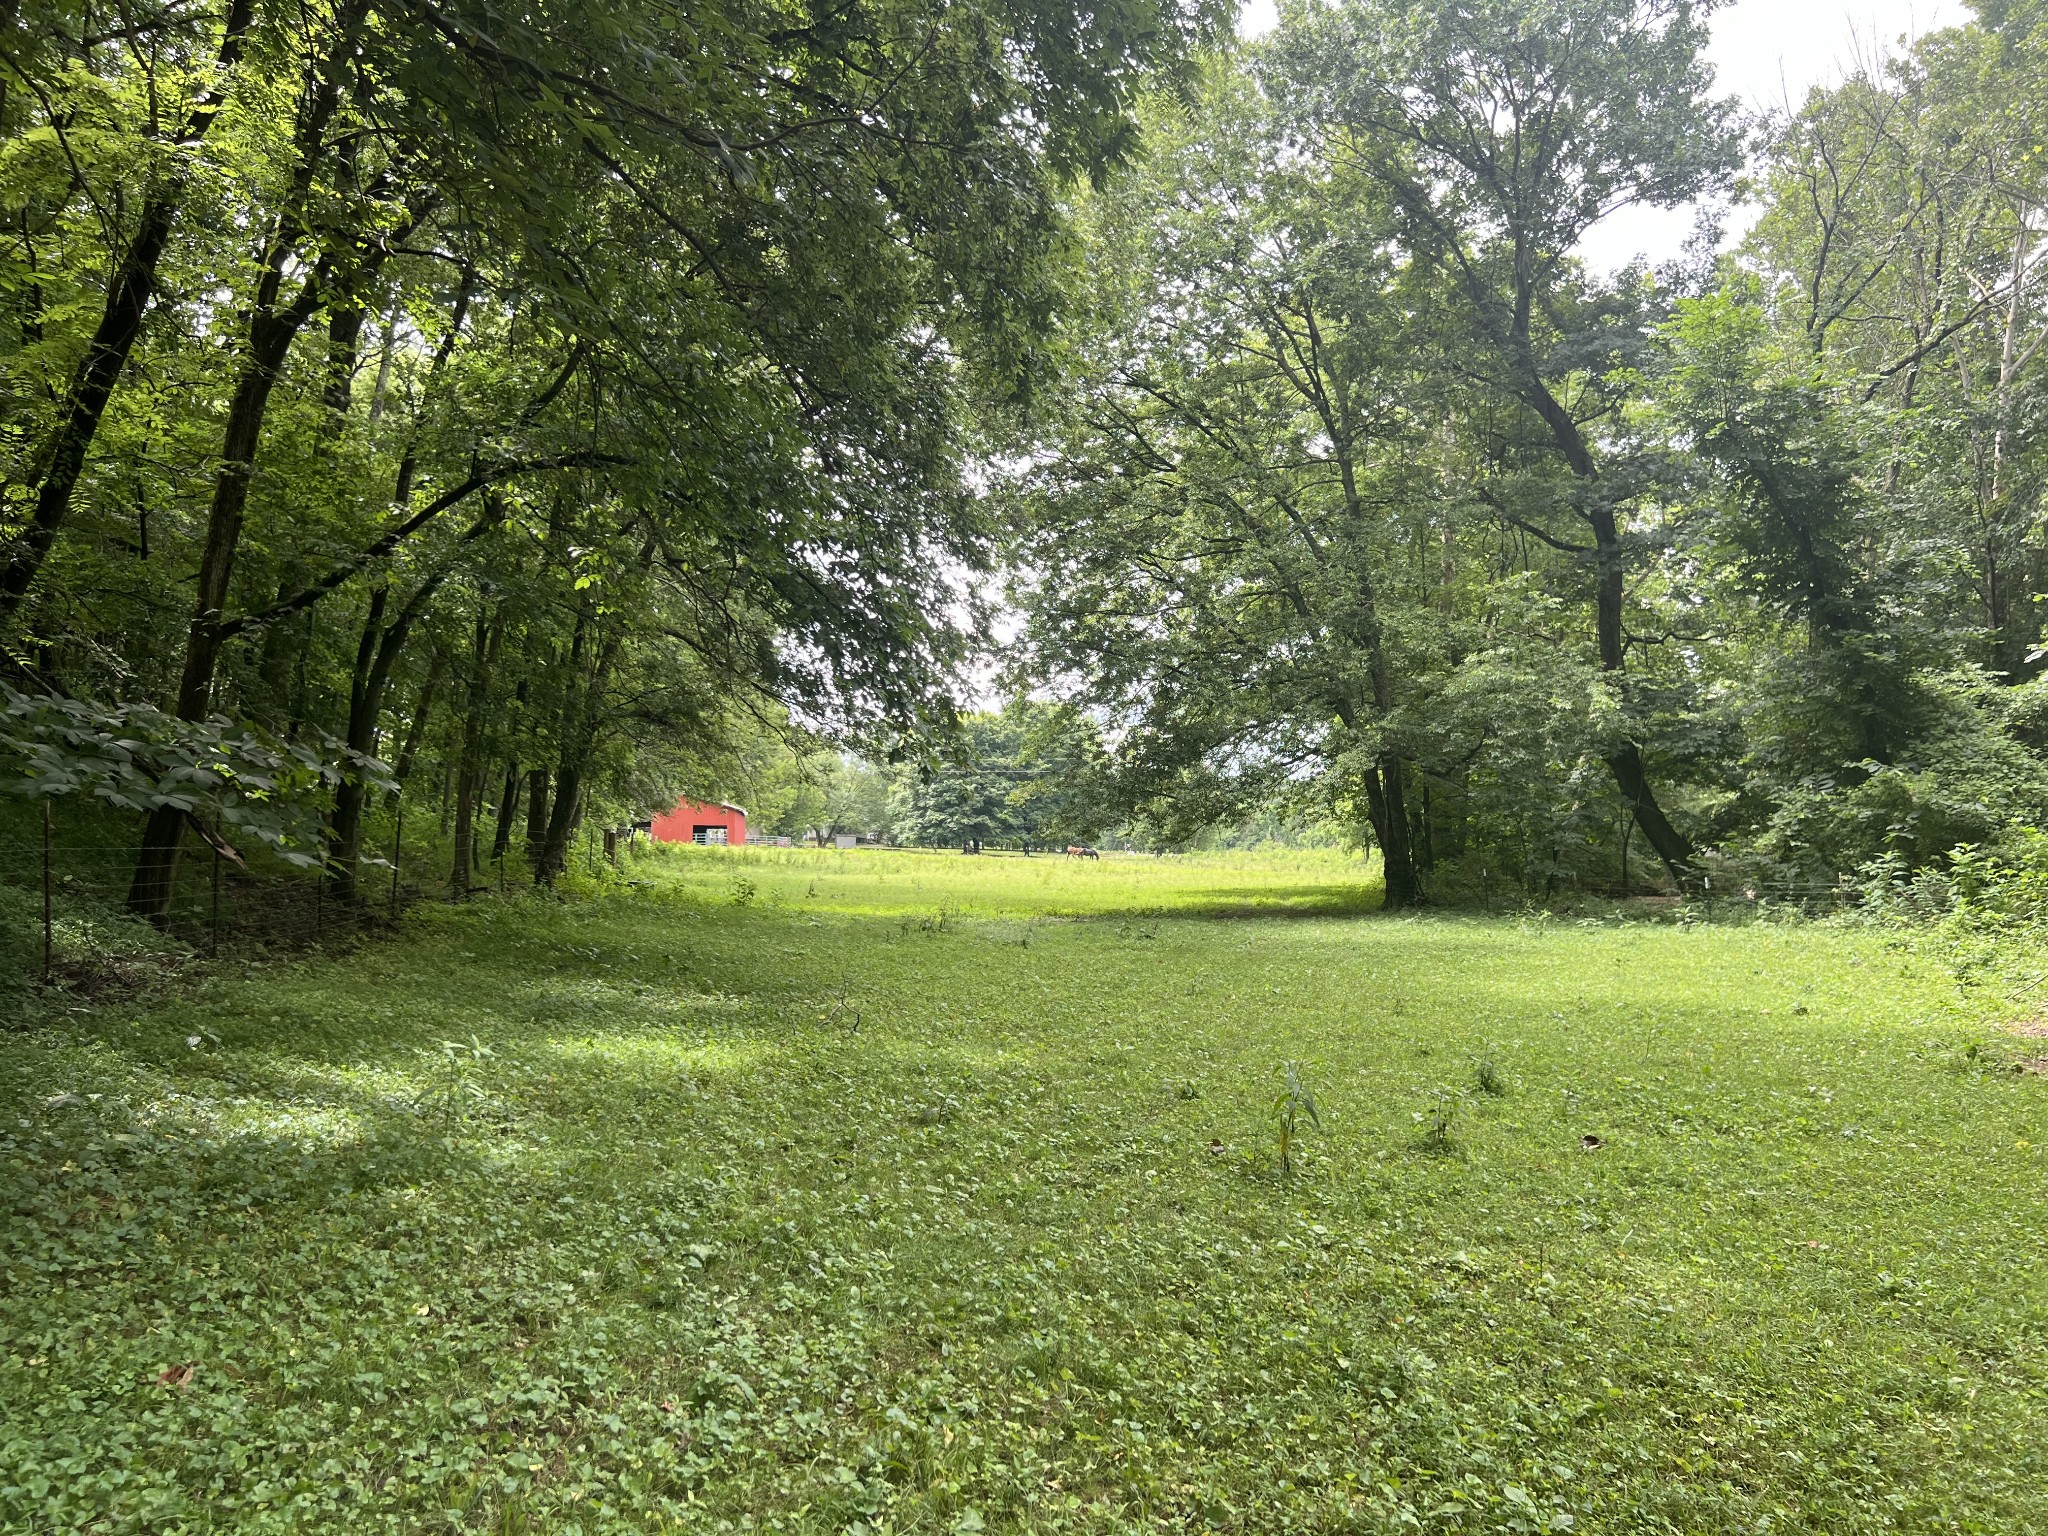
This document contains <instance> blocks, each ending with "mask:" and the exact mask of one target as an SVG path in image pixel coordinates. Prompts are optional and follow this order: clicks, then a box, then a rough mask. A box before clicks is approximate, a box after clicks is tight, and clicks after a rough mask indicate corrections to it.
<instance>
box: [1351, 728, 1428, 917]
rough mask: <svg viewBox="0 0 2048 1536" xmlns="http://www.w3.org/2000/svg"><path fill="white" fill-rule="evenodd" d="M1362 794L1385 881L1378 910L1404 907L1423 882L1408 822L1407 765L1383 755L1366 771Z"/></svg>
mask: <svg viewBox="0 0 2048 1536" xmlns="http://www.w3.org/2000/svg"><path fill="white" fill-rule="evenodd" d="M1365 795H1366V810H1367V814H1368V815H1369V816H1370V817H1371V818H1372V832H1373V837H1374V839H1375V840H1377V841H1378V843H1379V845H1380V865H1381V869H1382V871H1383V874H1384V878H1385V882H1386V897H1385V900H1384V901H1383V902H1382V904H1381V910H1383V911H1387V912H1403V911H1406V910H1407V909H1408V908H1410V907H1413V906H1415V905H1417V904H1418V903H1419V902H1420V901H1421V900H1422V884H1421V881H1420V879H1419V878H1418V877H1417V874H1416V869H1415V843H1414V840H1413V838H1412V836H1411V835H1410V829H1409V824H1408V773H1407V765H1406V764H1404V763H1403V762H1402V761H1401V759H1399V758H1398V757H1392V756H1386V757H1382V758H1381V759H1380V760H1379V762H1378V763H1377V764H1376V765H1375V766H1374V767H1373V769H1372V771H1371V772H1369V773H1368V774H1367V775H1366V778H1365Z"/></svg>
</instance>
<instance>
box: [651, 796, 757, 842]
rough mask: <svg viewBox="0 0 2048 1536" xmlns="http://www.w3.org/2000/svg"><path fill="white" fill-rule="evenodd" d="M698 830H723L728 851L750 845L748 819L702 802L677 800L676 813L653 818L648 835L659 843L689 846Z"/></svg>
mask: <svg viewBox="0 0 2048 1536" xmlns="http://www.w3.org/2000/svg"><path fill="white" fill-rule="evenodd" d="M699 827H724V828H725V841H726V845H727V846H728V847H732V848H739V847H743V846H744V845H745V843H746V841H747V817H746V813H745V812H744V811H736V810H734V809H733V808H732V807H731V806H726V805H707V804H705V803H704V802H703V801H701V800H678V801H677V802H676V804H675V808H674V809H673V810H669V811H664V812H662V814H661V815H659V816H657V817H655V818H654V825H653V827H652V828H651V829H650V831H649V834H648V835H649V836H651V837H652V838H653V839H654V840H655V841H656V842H657V843H687V842H691V841H693V840H694V838H695V836H696V830H697V828H699Z"/></svg>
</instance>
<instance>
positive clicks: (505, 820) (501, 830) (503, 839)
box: [491, 762, 519, 862]
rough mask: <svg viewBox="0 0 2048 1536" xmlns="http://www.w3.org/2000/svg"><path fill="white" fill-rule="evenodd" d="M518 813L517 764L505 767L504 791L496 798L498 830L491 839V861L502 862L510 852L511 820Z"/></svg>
mask: <svg viewBox="0 0 2048 1536" xmlns="http://www.w3.org/2000/svg"><path fill="white" fill-rule="evenodd" d="M518 811H519V764H518V763H516V762H510V763H507V764H506V765H505V789H504V792H503V793H502V794H500V795H499V796H498V830H497V834H496V835H495V836H494V837H492V839H491V858H492V860H493V861H494V862H495V861H499V860H502V859H503V858H504V857H505V855H506V854H508V853H510V852H511V851H512V818H513V817H514V816H515V815H517V814H518Z"/></svg>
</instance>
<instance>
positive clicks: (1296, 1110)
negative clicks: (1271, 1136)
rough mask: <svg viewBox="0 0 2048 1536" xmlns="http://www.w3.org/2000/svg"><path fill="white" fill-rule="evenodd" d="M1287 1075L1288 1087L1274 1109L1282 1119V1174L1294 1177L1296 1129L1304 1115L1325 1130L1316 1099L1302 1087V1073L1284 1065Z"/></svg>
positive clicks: (1318, 1127)
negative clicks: (1317, 1111)
mask: <svg viewBox="0 0 2048 1536" xmlns="http://www.w3.org/2000/svg"><path fill="white" fill-rule="evenodd" d="M1283 1070H1284V1071H1285V1072H1286V1074H1287V1086H1286V1087H1285V1088H1283V1089H1282V1090H1281V1092H1280V1097H1279V1098H1277V1099H1275V1100H1274V1101H1273V1108H1274V1110H1275V1111H1276V1112H1277V1113H1278V1115H1279V1117H1280V1172H1281V1173H1282V1174H1283V1175H1290V1176H1291V1175H1292V1174H1293V1172H1294V1135H1295V1127H1296V1126H1297V1124H1298V1123H1299V1118H1298V1117H1300V1116H1302V1115H1307V1116H1308V1120H1309V1124H1311V1125H1313V1126H1314V1127H1315V1128H1316V1129H1317V1130H1321V1129H1322V1128H1323V1120H1322V1116H1320V1115H1319V1114H1317V1113H1316V1101H1315V1097H1314V1096H1313V1095H1312V1094H1310V1092H1309V1091H1308V1090H1307V1089H1306V1088H1304V1087H1302V1085H1301V1073H1300V1072H1299V1071H1298V1070H1297V1069H1296V1067H1295V1064H1294V1063H1293V1062H1291V1061H1290V1062H1286V1063H1283Z"/></svg>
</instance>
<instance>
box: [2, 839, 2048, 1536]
mask: <svg viewBox="0 0 2048 1536" xmlns="http://www.w3.org/2000/svg"><path fill="white" fill-rule="evenodd" d="M806 858H808V859H809V860H810V861H811V862H810V863H808V864H806V863H805V859H806ZM863 859H866V860H871V861H873V862H871V863H869V864H865V865H864V864H862V863H861V861H862V860H863ZM1048 862H1049V861H1030V862H1026V861H1023V860H1016V861H997V860H992V859H987V858H984V859H983V860H979V861H975V860H962V859H961V858H960V856H959V855H951V856H949V857H948V856H924V857H922V858H920V857H919V856H911V855H874V854H850V855H845V856H843V857H842V856H838V855H809V856H806V855H802V854H792V855H785V856H781V857H780V858H776V857H760V858H753V859H749V860H746V861H742V860H740V859H739V858H737V857H735V856H734V855H731V854H724V855H721V854H710V853H707V854H703V855H695V856H685V857H681V858H676V859H671V860H664V861H649V862H647V863H645V864H643V865H642V866H641V867H640V869H639V871H638V872H637V878H639V879H641V880H643V881H644V882H646V883H645V884H644V885H643V886H642V888H640V889H636V890H631V891H623V892H615V893H611V894H606V895H598V896H593V897H591V898H589V899H587V900H584V901H581V902H577V903H573V904H568V905H559V904H552V903H543V902H538V901H534V902H527V903H516V902H515V903H510V904H506V905H502V906H501V905H495V904H493V905H482V906H479V907H477V908H474V909H471V910H469V911H465V912H451V911H447V910H445V909H441V910H422V911H420V912H417V913H415V914H414V915H413V917H412V918H411V919H410V921H409V930H410V931H409V933H408V935H407V936H406V937H405V938H403V939H401V940H399V941H396V942H394V943H391V944H388V945H384V946H377V947H372V948H369V949H366V950H364V951H362V952H359V953H357V954H354V955H350V956H346V957H341V958H334V959H322V960H307V961H302V962H299V963H296V964H290V965H271V966H268V967H265V968H263V969H260V970H251V971H249V972H248V973H247V974H239V973H234V972H231V971H228V970H223V971H221V972H220V973H218V974H216V975H215V976H214V977H213V978H212V979H211V980H209V981H206V982H205V983H203V985H202V986H201V987H200V989H199V990H197V991H195V992H193V993H191V994H189V995H184V996H179V997H176V998H174V999H172V1000H169V1001H157V1002H153V1003H145V1002H141V1001H136V1002H133V1003H129V1004H117V1005H111V1006H108V1007H105V1008H101V1009H99V1010H96V1011H94V1012H93V1013H91V1014H89V1015H77V1014H68V1013H67V1014H64V1015H62V1016H54V1015H53V1016H52V1017H51V1018H49V1019H48V1020H46V1021H45V1023H44V1026H43V1027H42V1028H41V1029H40V1030H38V1031H36V1032H34V1033H31V1034H28V1035H17V1036H14V1037H12V1038H11V1039H10V1040H9V1041H8V1042H6V1043H5V1044H0V1051H4V1052H5V1060H6V1061H7V1064H8V1068H9V1070H8V1071H7V1072H6V1073H5V1074H4V1075H0V1527H4V1528H5V1529H7V1530H10V1531H52V1532H54V1531H73V1530H81V1529H83V1530H106V1531H116V1530H131V1531H142V1530H146V1531H150V1532H176V1531H235V1532H261V1531H343V1530H346V1531H350V1532H358V1531H379V1530H398V1531H431V1530H446V1529H466V1530H491V1531H501V1532H585V1533H594V1532H599V1531H614V1530H674V1531H689V1532H700V1531H705V1532H708V1531H719V1530H748V1529H751V1530H782V1531H792V1532H797V1531H801V1532H817V1533H826V1532H847V1531H870V1532H880V1531H892V1532H911V1531H921V1532H960V1531H975V1530H988V1531H995V1530H1010V1531H1020V1532H1022V1531H1031V1532H1041V1531H1042V1532H1083V1531H1085V1532H1111V1531H1199V1530H1209V1529H1216V1530H1228V1531H1239V1532H1248V1533H1250V1532H1256V1533H1261V1536H1264V1533H1278V1532H1309V1531H1316V1532H1381V1531H1400V1530H1420V1531H1429V1532H1449V1531H1456V1532H1503V1531H1556V1530H1567V1529H1570V1530H1577V1531H1580V1532H1607V1533H1616V1536H1620V1533H1630V1536H1634V1533H1640V1532H1661V1531H1669V1532H1715V1533H1721V1532H1762V1531H1783V1532H1791V1531H1802V1532H1805V1531H1824V1532H1878V1531H1927V1532H1934V1531H1940V1532H2000V1533H2004V1532H2014V1531H2021V1530H2029V1529H2040V1528H2042V1527H2043V1526H2044V1525H2048V1492H2044V1489H2048V1437H2044V1436H2043V1435H2042V1433H2041V1428H2042V1424H2043V1407H2044V1401H2043V1394H2044V1391H2048V1369H2044V1364H2048V1356H2044V1325H2048V1274H2044V1272H2043V1270H2042V1268H2041V1266H2040V1265H2039V1264H2038V1263H2037V1262H2036V1254H2037V1248H2038V1233H2039V1218H2038V1192H2039V1190H2040V1187H2041V1183H2042V1178H2043V1175H2044V1172H2048V1163H2044V1160H2043V1153H2042V1151H2041V1150H2040V1148H2041V1144H2042V1143H2044V1142H2048V1127H2044V1124H2043V1118H2044V1117H2043V1105H2044V1100H2043V1097H2042V1095H2043V1094H2044V1093H2048V1083H2044V1082H2042V1081H2041V1080H2040V1079H2038V1078H2037V1077H2035V1076H2033V1075H2031V1074H2027V1073H2013V1072H2011V1071H2008V1070H2005V1069H2004V1068H2003V1067H2002V1066H2001V1065H2000V1064H1998V1063H1997V1062H1995V1061H1993V1060H1992V1058H1993V1057H1994V1056H1996V1054H1997V1053H1996V1052H1995V1051H1993V1050H1991V1049H1989V1048H1988V1043H1989V1042H1991V1041H1992V1040H1993V1038H1994V1037H1993V1034H1992V1032H1991V1029H1990V1025H1991V1022H1992V1021H1993V1019H1994V1018H1995V1016H1996V1014H1995V1010H1994V1009H1993V1007H1992V1005H1991V1004H1990V1003H1989V1002H1982V1001H1978V1000H1974V999H1973V998H1972V997H1970V996H1966V995H1964V994H1961V993H1959V992H1958V991H1957V989H1956V987H1955V986H1954V985H1953V983H1952V982H1950V981H1949V980H1948V979H1946V977H1945V976H1944V974H1943V973H1942V972H1941V971H1940V970H1939V969H1938V968H1937V967H1936V966H1934V965H1932V964H1930V963H1926V962H1923V961H1917V960H1914V959H1912V958H1910V957H1906V956H1901V955H1899V954H1896V953H1893V952H1890V951H1888V950H1886V949H1885V948H1884V947H1883V946H1882V945H1881V944H1880V943H1879V942H1878V941H1877V940H1876V939H1874V938H1872V937H1870V936H1867V935H1858V934H1855V933H1845V932H1831V931H1827V930H1822V929H1817V928H1798V927H1783V928H1770V927H1762V928H1759V927H1751V928H1745V929H1741V930H1733V931H1731V930H1719V929H1712V928H1706V929H1678V928H1670V927H1655V926H1650V925H1645V924H1605V925H1602V924H1593V923H1588V924H1570V923H1556V922H1538V921H1529V922H1513V921H1505V920H1490V921H1475V920H1460V919H1455V918H1445V917H1427V918H1419V919H1412V920H1387V919H1381V918H1371V917H1367V918H1357V917H1315V916H1299V913H1300V912H1301V910H1302V909H1307V910H1309V911H1313V910H1314V909H1315V906H1314V904H1315V902H1316V901H1317V900H1319V899H1323V898H1318V897H1316V896H1315V895H1314V894H1313V891H1314V888H1315V887H1316V886H1318V885H1320V886H1322V887H1325V888H1332V887H1334V888H1336V890H1337V892H1338V894H1336V895H1334V896H1331V897H1329V898H1328V899H1329V900H1331V901H1332V902H1333V904H1342V903H1344V902H1347V901H1349V900H1351V897H1350V896H1349V895H1346V894H1344V893H1345V892H1347V891H1350V890H1353V889H1355V888H1356V887H1357V886H1358V885H1359V884H1361V883H1362V882H1361V880H1360V876H1359V873H1358V868H1357V866H1356V865H1355V864H1352V865H1344V864H1341V863H1339V862H1337V861H1334V860H1331V861H1325V862H1324V863H1322V864H1321V865H1319V866H1317V867H1315V868H1309V867H1302V868H1297V869H1293V870H1291V871H1289V872H1286V873H1285V874H1284V875H1281V874H1276V873H1275V872H1274V870H1272V869H1266V870H1261V869H1259V868H1257V867H1255V866H1254V865H1251V864H1248V863H1245V862H1243V861H1240V862H1239V863H1238V864H1235V865H1231V864H1225V863H1217V862H1200V861H1188V862H1186V863H1169V864H1162V865H1158V866H1148V867H1147V869H1146V871H1145V872H1144V873H1143V879H1144V880H1145V881H1147V882H1149V885H1148V886H1147V888H1146V890H1145V891H1142V892H1139V893H1137V898H1138V899H1133V898H1132V897H1131V896H1129V895H1127V896H1125V897H1122V898H1117V899H1111V897H1110V896H1109V895H1108V894H1107V893H1108V892H1110V891H1111V890H1112V889H1113V887H1112V885H1111V882H1112V881H1127V882H1128V881H1131V880H1134V879H1137V878H1138V874H1137V872H1135V871H1129V870H1124V869H1120V868H1118V867H1117V866H1116V865H1115V863H1114V861H1110V860H1105V861H1104V863H1103V866H1101V867H1099V868H1098V867H1096V866H1092V865H1091V866H1083V867H1066V866H1060V867H1058V868H1057V869H1056V872H1055V873H1054V874H1052V875H1049V876H1045V877H1044V880H1045V883H1044V886H1043V887H1042V888H1041V887H1039V886H1038V885H1035V884H1034V882H1036V881H1038V880H1040V878H1041V875H1040V871H1041V870H1042V869H1044V868H1045V867H1047V864H1048ZM970 869H971V871H972V873H970V872H969V871H970ZM1098 876H1099V877H1100V880H1101V882H1102V884H1101V885H1100V886H1099V887H1095V888H1093V893H1092V895H1091V888H1090V887H1089V886H1088V885H1087V883H1086V882H1088V881H1090V880H1092V879H1096V878H1097V877H1098ZM940 886H944V887H945V889H944V890H943V891H940V890H939V889H938V887H940ZM1246 891H1259V892H1265V893H1267V894H1266V896H1265V897H1263V898H1256V897H1255V898H1247V897H1245V896H1244V894H1243V893H1244V892H1246ZM1218 892H1224V893H1229V894H1225V895H1221V896H1219V895H1218V894H1217V893H1218ZM1286 892H1292V893H1293V894H1292V895H1276V894H1273V893H1286ZM1077 893H1078V894H1077ZM1260 899H1263V900H1265V901H1266V903H1267V904H1268V905H1269V906H1270V907H1273V908H1277V909H1278V910H1281V911H1287V910H1294V911H1295V912H1296V913H1297V916H1298V917H1299V920H1294V921H1272V920H1253V921H1242V920H1240V921H1226V920H1219V919H1217V918H1214V917H1202V916H1195V917H1190V916H1174V915H1160V914H1161V913H1170V912H1171V911H1173V910H1174V909H1175V908H1179V909H1181V910H1183V911H1186V910H1192V911H1196V912H1217V911H1236V910H1238V909H1240V908H1242V907H1247V906H1256V905H1257V904H1258V902H1259V900H1260ZM1075 913H1092V916H1089V917H1086V918H1085V919H1084V920H1078V921H1071V920H1070V921H1049V920H1045V919H1047V918H1048V917H1049V916H1051V915H1053V914H1067V915H1069V916H1071V915H1072V914H1075ZM1288 1062H1292V1063H1294V1064H1295V1074H1296V1079H1297V1081H1298V1085H1299V1087H1300V1089H1301V1091H1302V1092H1303V1093H1304V1094H1307V1095H1312V1097H1313V1101H1314V1104H1315V1108H1316V1111H1317V1112H1316V1114H1315V1116H1314V1117H1313V1119H1311V1118H1309V1117H1308V1116H1306V1115H1303V1116H1302V1117H1301V1118H1300V1119H1299V1120H1298V1122H1297V1124H1296V1127H1295V1137H1294V1141H1293V1146H1292V1149H1291V1151H1292V1161H1293V1164H1294V1173H1293V1175H1292V1177H1291V1178H1283V1177H1282V1176H1281V1175H1280V1173H1279V1172H1278V1170H1277V1168H1276V1166H1275V1153H1276V1140H1275V1138H1276V1133H1277V1126H1278V1122H1277V1117H1276V1096H1279V1095H1282V1094H1283V1093H1284V1092H1285V1090H1286V1088H1287V1085H1288V1079H1287V1075H1286V1070H1285V1064H1286V1063H1288Z"/></svg>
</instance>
